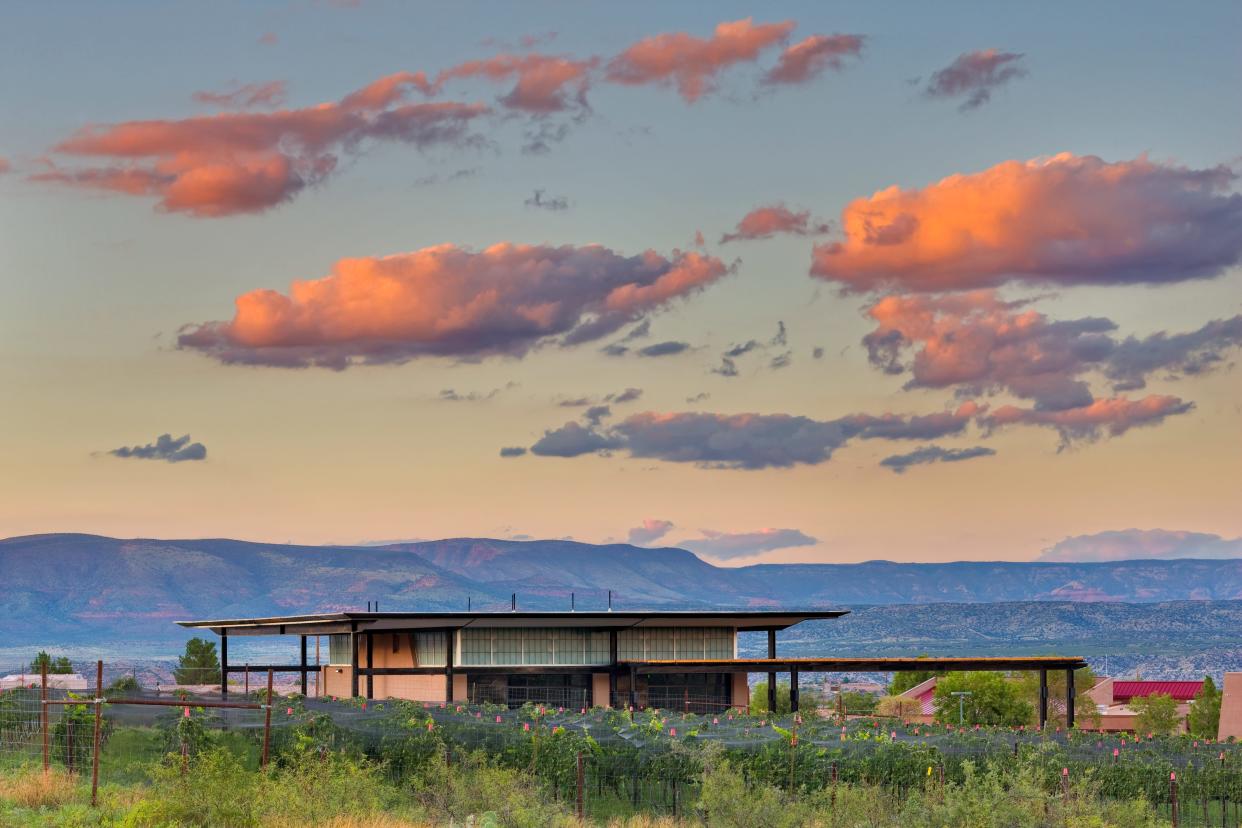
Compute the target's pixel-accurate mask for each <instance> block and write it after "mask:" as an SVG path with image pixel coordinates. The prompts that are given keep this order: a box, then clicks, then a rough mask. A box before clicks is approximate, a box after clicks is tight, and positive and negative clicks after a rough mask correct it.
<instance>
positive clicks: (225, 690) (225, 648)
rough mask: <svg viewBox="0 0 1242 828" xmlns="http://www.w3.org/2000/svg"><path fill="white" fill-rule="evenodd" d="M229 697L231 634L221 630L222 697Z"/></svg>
mask: <svg viewBox="0 0 1242 828" xmlns="http://www.w3.org/2000/svg"><path fill="white" fill-rule="evenodd" d="M228 697H229V634H228V631H227V630H221V631H220V698H222V699H227V698H228Z"/></svg>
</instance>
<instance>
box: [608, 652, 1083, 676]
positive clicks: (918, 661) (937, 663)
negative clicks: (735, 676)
mask: <svg viewBox="0 0 1242 828" xmlns="http://www.w3.org/2000/svg"><path fill="white" fill-rule="evenodd" d="M619 664H620V665H622V666H625V667H634V668H635V669H637V670H638V671H639V672H641V673H644V674H647V673H730V672H732V673H788V672H790V671H791V670H797V671H798V672H800V673H850V672H860V673H861V672H866V673H894V672H900V671H903V670H945V671H950V670H970V671H979V670H1077V669H1080V668H1082V667H1086V666H1087V660H1086V659H1085V658H1083V657H1082V656H944V657H935V656H933V657H929V658H922V657H920V658H913V657H911V658H900V657H899V658H866V657H864V658H813V657H812V658H721V659H688V660H687V659H664V660H649V661H621V662H619Z"/></svg>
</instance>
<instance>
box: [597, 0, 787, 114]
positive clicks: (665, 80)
mask: <svg viewBox="0 0 1242 828" xmlns="http://www.w3.org/2000/svg"><path fill="white" fill-rule="evenodd" d="M795 25H796V24H795V23H794V22H793V21H792V20H787V21H785V22H782V23H760V24H756V23H755V22H754V20H753V18H750V17H747V18H744V19H742V20H735V21H732V22H727V23H720V24H718V25H717V26H716V29H715V31H714V32H713V34H712V36H711V37H707V38H701V37H696V36H694V35H691V34H687V33H686V32H669V33H665V34H659V35H654V36H652V37H648V38H644V39H643V40H640V41H639V42H637V43H635V44H633V45H632V46H630V47H629V48H628V49H626V50H625V51H624V52H622V53H621V54H619V55H617V56H616V57H615V58H613V59H612V60H611V61H609V62H608V66H607V68H606V77H607V79H608V80H609V81H610V82H612V83H618V84H624V85H627V86H643V85H648V84H659V85H666V86H667V85H672V86H676V88H677V92H678V94H680V95H681V97H682V98H683V99H684V100H685V101H686V102H687V103H694V102H695V101H697V100H699V99H700V98H702V97H703V96H705V95H708V94H710V93H711V92H713V91H715V89H716V87H717V83H718V80H719V77H720V75H721V73H722V72H724V71H725V70H726V69H728V68H730V67H732V66H735V65H737V64H740V63H752V62H754V61H755V60H756V59H757V58H758V57H759V55H760V53H762V52H763V51H764V50H766V49H769V48H771V47H773V46H775V45H777V44H779V43H781V42H783V41H784V40H785V39H786V38H788V37H789V35H790V33H791V32H793V29H794V26H795Z"/></svg>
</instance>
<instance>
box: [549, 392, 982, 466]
mask: <svg viewBox="0 0 1242 828" xmlns="http://www.w3.org/2000/svg"><path fill="white" fill-rule="evenodd" d="M983 410H984V409H983V408H982V407H980V406H978V405H975V404H974V403H964V404H962V405H961V406H959V408H958V409H957V410H956V411H953V412H942V413H938V414H927V415H916V416H909V417H906V416H899V415H896V414H884V415H881V416H873V415H869V414H852V415H848V416H846V417H842V418H839V419H836V420H826V421H825V420H814V419H811V418H809V417H802V416H794V415H790V414H713V413H699V412H674V413H657V412H650V411H649V412H644V413H640V414H633V415H631V416H629V417H626V418H625V419H624V420H621V421H620V422H618V423H615V424H613V425H611V426H608V427H603V426H602V425H601V424H600V423H590V424H588V425H585V426H584V425H582V424H581V423H577V422H569V423H566V424H565V425H564V426H561V427H560V428H557V429H551V430H549V431H547V432H545V433H544V436H543V437H542V438H540V440H539V441H538V442H536V443H535V445H533V446H532V447H531V452H532V453H534V454H537V455H541V456H549V457H577V456H580V455H584V454H598V453H607V452H613V451H625V452H626V453H628V454H629V455H630V456H631V457H637V458H649V459H655V460H664V461H666V462H670V463H694V464H697V465H699V466H702V467H706V468H725V469H748V470H753V469H766V468H789V467H791V466H795V465H816V464H819V463H824V462H827V461H828V459H829V458H830V457H831V456H832V453H833V452H834V451H835V450H836V449H838V448H840V447H841V446H843V445H844V444H845V443H846V442H848V441H849V440H851V439H853V438H858V439H863V440H872V439H884V440H926V439H935V438H939V437H944V436H948V435H953V434H960V433H961V432H962V431H963V430H965V428H966V426H967V425H968V424H969V422H970V420H971V418H972V417H975V416H977V415H979V414H981V413H982V412H983Z"/></svg>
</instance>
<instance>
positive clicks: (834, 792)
mask: <svg viewBox="0 0 1242 828" xmlns="http://www.w3.org/2000/svg"><path fill="white" fill-rule="evenodd" d="M831 808H832V810H833V811H835V810H836V809H837V763H836V762H833V763H832V801H831Z"/></svg>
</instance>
